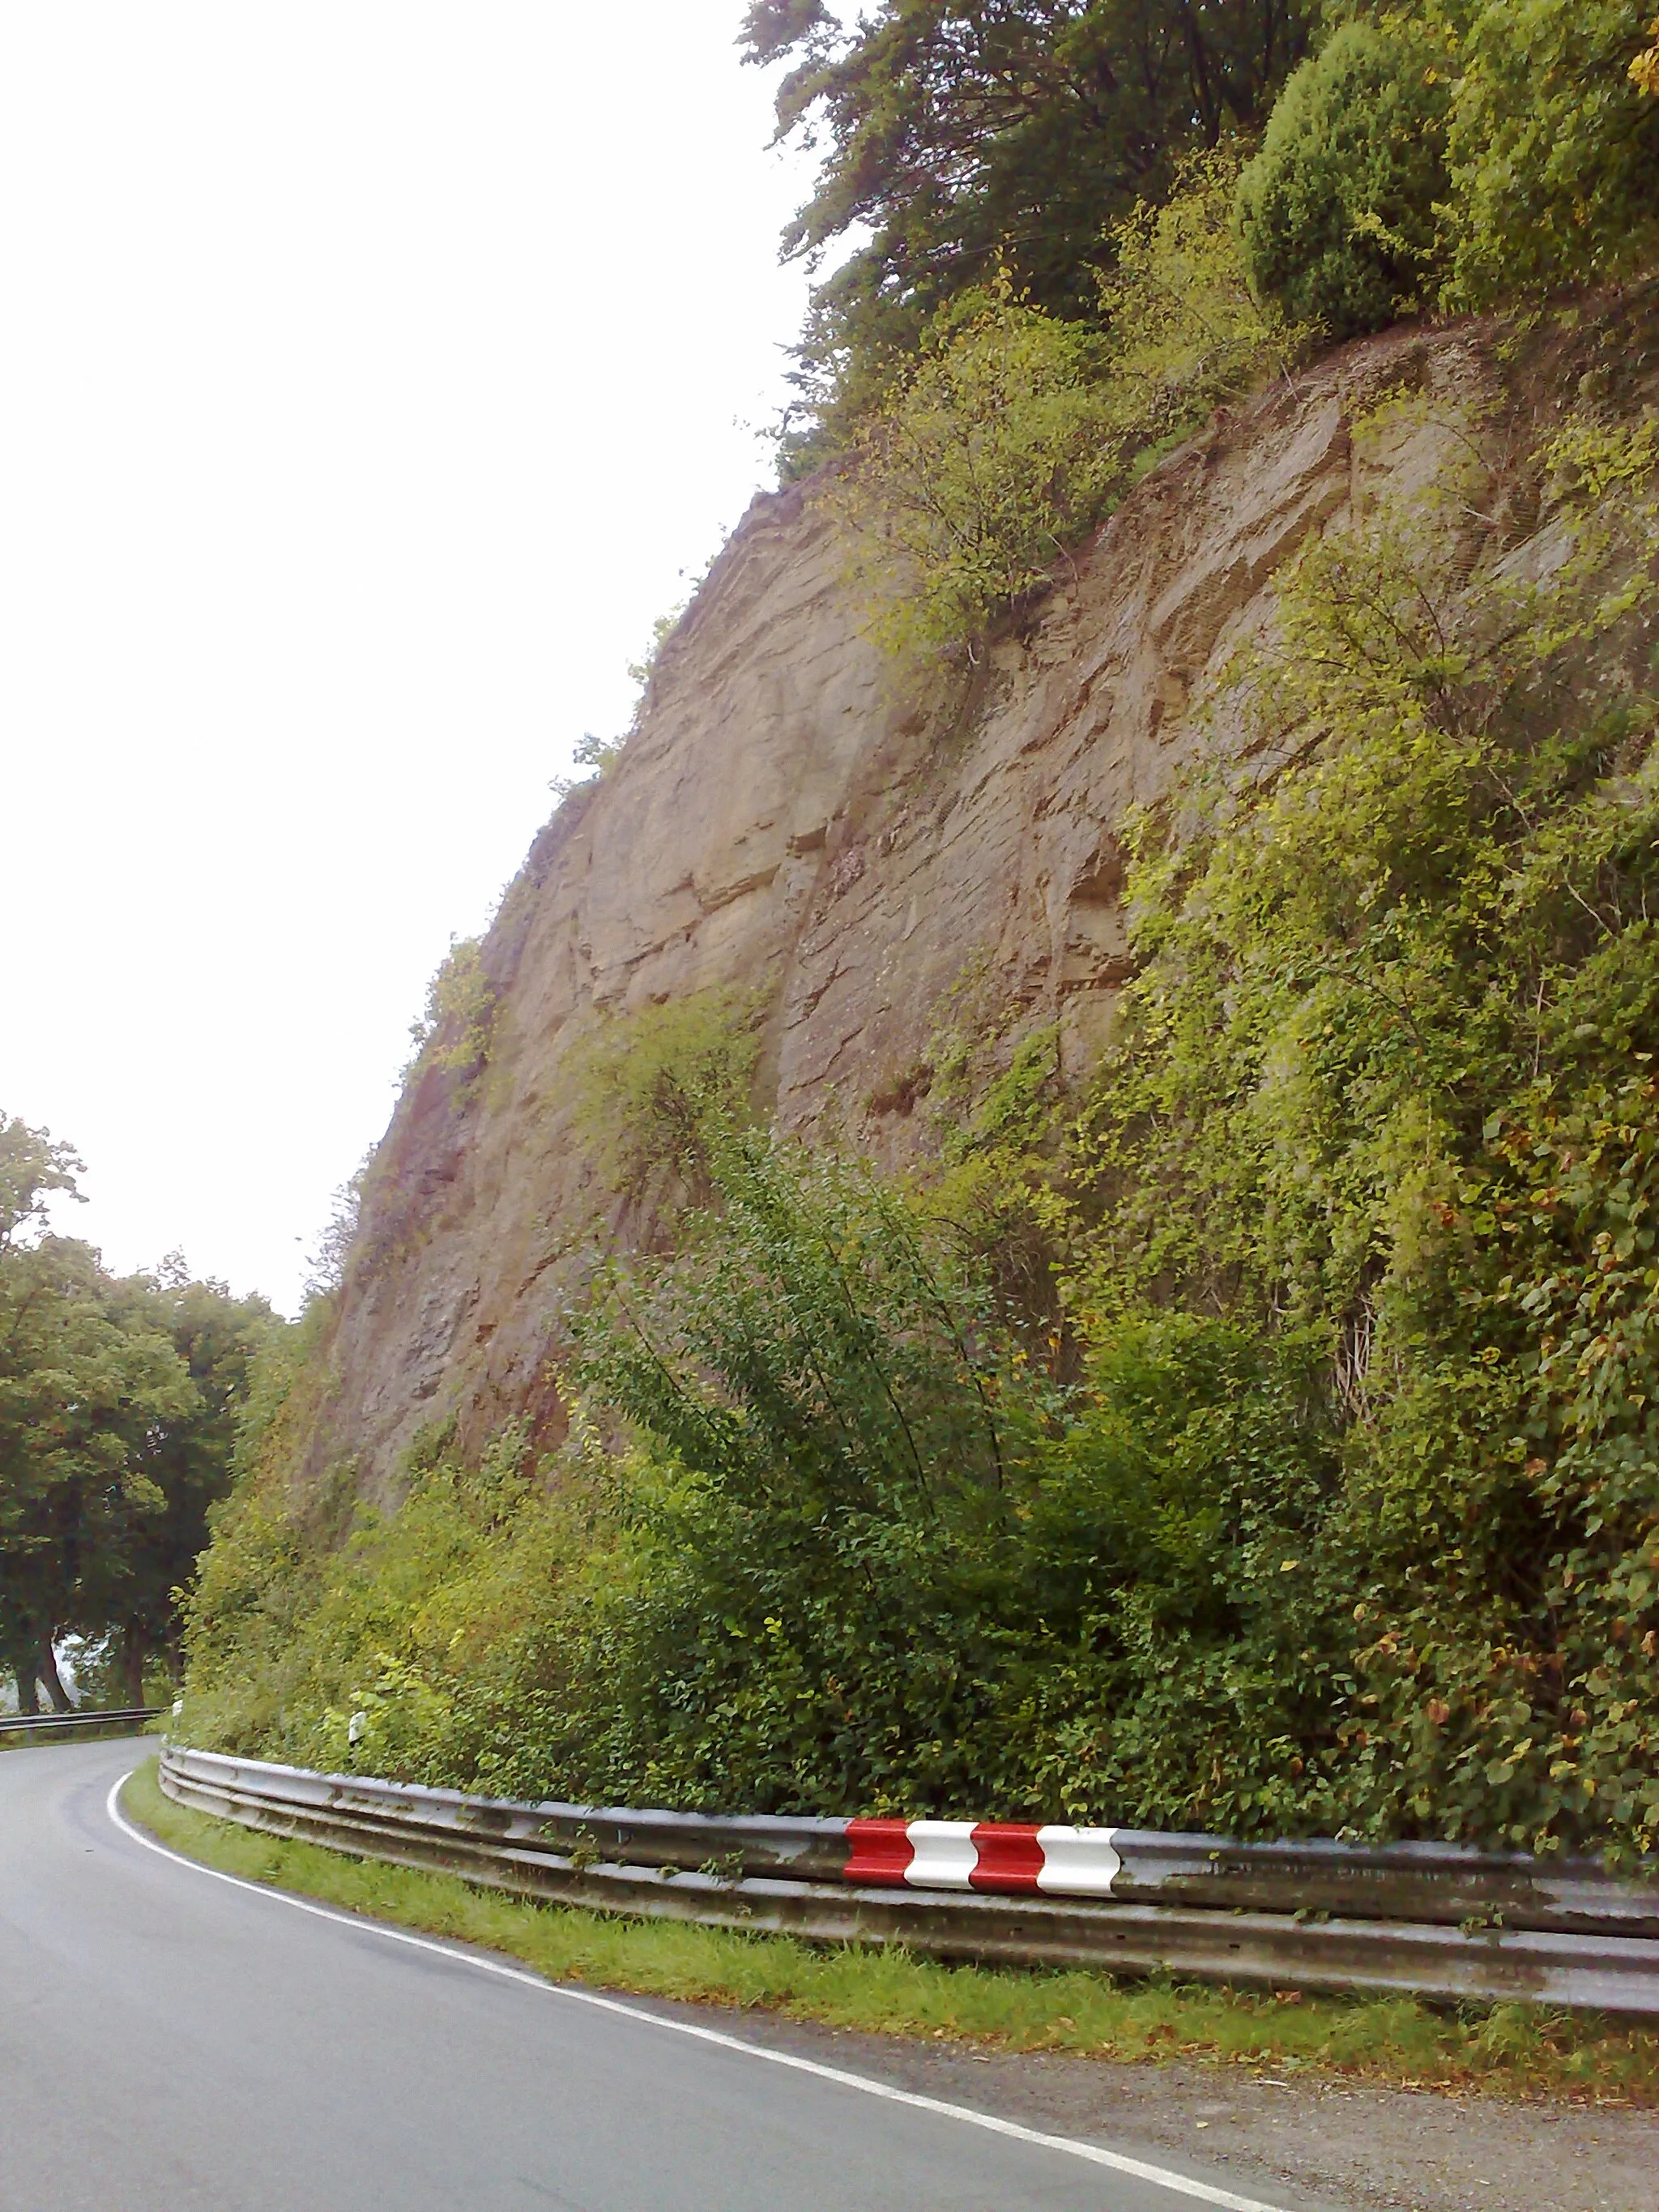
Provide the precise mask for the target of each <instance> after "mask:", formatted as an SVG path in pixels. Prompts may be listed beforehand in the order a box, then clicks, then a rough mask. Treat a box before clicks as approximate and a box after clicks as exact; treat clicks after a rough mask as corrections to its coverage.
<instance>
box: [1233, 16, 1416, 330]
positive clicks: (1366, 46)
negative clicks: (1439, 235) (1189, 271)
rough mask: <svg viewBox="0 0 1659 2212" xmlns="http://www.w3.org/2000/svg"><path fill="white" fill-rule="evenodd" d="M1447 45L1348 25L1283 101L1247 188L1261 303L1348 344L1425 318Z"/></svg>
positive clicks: (1246, 224) (1246, 213) (1244, 216)
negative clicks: (1416, 312) (1417, 311)
mask: <svg viewBox="0 0 1659 2212" xmlns="http://www.w3.org/2000/svg"><path fill="white" fill-rule="evenodd" d="M1440 59H1441V55H1440V52H1439V51H1438V49H1437V46H1436V45H1435V44H1434V43H1433V42H1432V41H1431V40H1428V39H1426V38H1425V37H1423V36H1422V35H1420V34H1417V33H1412V32H1409V31H1407V30H1405V29H1403V28H1402V29H1389V30H1383V29H1379V28H1378V27H1376V26H1375V25H1374V24H1370V23H1357V22H1356V23H1346V24H1344V25H1343V26H1342V27H1340V29H1339V30H1338V31H1337V32H1336V33H1335V34H1334V36H1333V37H1332V38H1331V40H1329V42H1328V44H1327V45H1326V46H1325V47H1324V48H1323V50H1322V52H1320V53H1319V54H1318V55H1317V56H1316V57H1315V58H1313V59H1312V60H1310V61H1305V62H1304V63H1303V64H1302V66H1301V68H1300V69H1298V70H1297V71H1296V73H1295V75H1294V76H1292V77H1291V79H1290V82H1288V83H1287V84H1286V85H1285V89H1284V91H1283V92H1282V93H1281V94H1279V100H1278V104H1277V105H1276V106H1275V107H1274V109H1273V114H1272V116H1271V118H1269V120H1268V124H1267V131H1266V134H1265V136H1264V137H1263V139H1262V143H1261V152H1260V153H1259V154H1258V155H1256V157H1255V160H1254V161H1251V162H1250V163H1249V166H1248V167H1246V169H1245V171H1244V173H1243V178H1242V179H1241V182H1240V187H1239V199H1238V209H1239V225H1240V230H1241V234H1242V237H1243V250H1244V259H1245V265H1246V268H1247V269H1248V270H1249V278H1250V283H1251V284H1252V286H1253V287H1254V288H1255V292H1256V294H1257V295H1258V297H1260V298H1261V299H1264V300H1271V301H1274V302H1276V303H1277V304H1278V306H1279V307H1280V308H1282V309H1283V311H1284V312H1285V313H1286V314H1287V315H1288V316H1290V317H1291V319H1292V320H1294V321H1297V322H1304V323H1310V324H1314V325H1316V326H1317V327H1318V328H1319V329H1320V330H1321V331H1323V333H1324V334H1325V336H1326V337H1328V338H1331V339H1333V340H1340V339H1343V338H1349V337H1355V336H1357V335H1358V333H1360V332H1362V331H1375V330H1381V329H1382V328H1383V326H1384V325H1386V324H1389V323H1391V322H1393V321H1394V320H1395V319H1396V317H1398V316H1399V315H1401V313H1405V312H1406V311H1407V309H1409V308H1411V307H1414V306H1415V305H1416V304H1417V302H1418V301H1419V298H1420V297H1421V296H1422V295H1423V293H1424V290H1425V282H1426V281H1427V280H1429V279H1430V278H1431V276H1432V263H1433V258H1434V252H1435V246H1436V231H1437V223H1436V215H1435V207H1436V203H1437V201H1439V200H1441V199H1443V197H1445V192H1446V185H1447V173H1446V164H1445V138H1446V118H1447V112H1448V109H1449V105H1450V91H1449V86H1448V84H1447V82H1446V79H1445V76H1444V74H1443V70H1440V69H1437V67H1436V66H1435V64H1436V63H1437V61H1438V60H1440Z"/></svg>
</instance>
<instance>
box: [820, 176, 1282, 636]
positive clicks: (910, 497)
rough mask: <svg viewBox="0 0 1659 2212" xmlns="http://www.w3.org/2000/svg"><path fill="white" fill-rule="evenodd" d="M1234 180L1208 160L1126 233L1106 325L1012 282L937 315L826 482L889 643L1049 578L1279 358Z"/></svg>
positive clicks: (1120, 238) (1142, 212) (944, 630)
mask: <svg viewBox="0 0 1659 2212" xmlns="http://www.w3.org/2000/svg"><path fill="white" fill-rule="evenodd" d="M1236 185H1237V164H1236V162H1235V161H1234V160H1233V159H1232V157H1231V155H1228V154H1226V153H1225V152H1219V153H1217V154H1213V155H1206V156H1205V157H1203V158H1202V159H1200V160H1198V161H1193V162H1190V163H1188V165H1187V167H1185V168H1184V169H1183V170H1182V174H1181V178H1180V181H1179V185H1178V189H1177V191H1176V193H1175V196H1174V197H1173V198H1172V199H1171V200H1170V201H1169V202H1168V203H1167V204H1165V205H1164V206H1162V207H1159V208H1151V207H1147V206H1144V205H1143V206H1141V207H1139V208H1138V209H1137V210H1136V211H1135V213H1134V214H1133V216H1130V217H1129V219H1128V220H1127V222H1124V223H1123V224H1121V226H1120V227H1119V228H1118V230H1117V232H1116V233H1115V240H1114V243H1115V248H1116V263H1117V267H1116V273H1115V275H1114V276H1112V277H1111V278H1110V279H1109V280H1107V281H1106V282H1105V283H1103V289H1102V294H1101V307H1102V315H1103V322H1104V326H1105V327H1104V330H1103V331H1093V330H1091V329H1089V328H1087V327H1086V326H1085V325H1082V324H1079V323H1073V322H1064V321H1060V320H1059V319H1055V318H1054V317H1052V316H1049V315H1047V314H1045V313H1042V312H1041V311H1040V310H1038V309H1037V308H1036V307H1032V306H1030V305H1029V304H1028V303H1027V302H1026V301H1024V300H1023V299H1021V298H1019V297H1018V296H1016V295H1015V294H1014V292H1013V291H1012V287H1011V286H1010V284H1009V283H1008V282H1007V280H1006V278H1005V279H1004V280H1003V281H1002V282H1001V283H1000V284H999V285H997V286H995V287H994V288H991V289H986V290H980V291H975V292H972V293H969V294H966V295H963V298H961V299H960V300H958V301H956V302H955V303H954V304H953V305H952V307H951V308H950V309H949V310H948V311H947V312H946V313H944V314H942V315H941V316H940V317H939V319H937V320H936V322H935V323H934V325H933V329H932V331H931V335H930V339H929V343H928V344H927V349H926V350H925V351H924V352H923V354H922V355H921V358H920V360H919V361H918V362H917V363H916V365H915V368H913V369H911V370H910V371H909V373H908V374H907V375H906V376H905V377H904V378H903V379H902V380H901V381H900V382H899V384H898V385H897V386H896V387H895V388H894V390H893V391H892V392H891V393H890V397H889V398H887V400H886V401H885V402H884V404H882V405H881V406H879V407H878V408H877V409H876V410H874V411H873V412H872V416H870V418H869V420H868V421H867V422H866V425H865V427H864V429H863V431H862V434H861V435H860V441H859V443H858V448H857V453H856V459H855V465H854V467H853V468H852V469H851V470H850V471H848V472H847V473H846V474H844V475H843V476H842V477H839V478H836V479H835V480H834V481H833V483H832V487H831V490H830V494H829V496H830V498H831V499H832V501H833V502H834V503H835V505H836V507H837V509H838V511H839V513H841V515H842V518H843V520H845V522H846V523H847V524H848V527H849V529H850V532H851V533H852V536H853V538H854V543H855V544H856V545H857V546H858V547H859V550H860V560H861V562H863V563H864V564H865V566H866V571H867V573H868V574H869V577H870V580H872V582H873V583H874V584H875V586H876V590H877V603H876V611H875V617H874V623H873V628H874V631H875V635H877V636H878V638H879V639H880V640H881V641H882V642H883V643H884V645H886V646H887V647H889V648H890V649H892V650H904V649H907V648H918V647H919V648H921V649H923V650H937V649H939V648H940V647H948V646H956V645H960V644H962V643H963V642H964V641H970V640H971V639H972V638H973V637H974V636H975V634H976V633H977V632H979V631H980V630H981V629H983V627H984V626H985V624H986V623H987V621H988V620H989V619H990V618H991V617H992V616H994V614H995V613H996V612H997V611H999V610H1000V609H1002V608H1004V607H1006V606H1008V605H1012V603H1013V602H1015V601H1016V600H1018V599H1020V598H1021V597H1023V596H1024V594H1025V593H1026V592H1030V591H1032V590H1033V589H1035V588H1036V587H1038V586H1042V585H1043V584H1045V583H1047V582H1048V580H1050V579H1051V577H1052V575H1053V574H1054V569H1055V567H1056V564H1057V563H1059V562H1061V561H1062V560H1063V558H1064V556H1065V555H1066V552H1067V550H1069V549H1070V548H1071V547H1072V546H1073V545H1075V544H1078V543H1079V541H1080V540H1081V539H1082V538H1084V537H1085V536H1086V535H1087V533H1088V532H1089V531H1090V530H1091V528H1092V527H1093V526H1094V525H1095V524H1096V523H1097V522H1098V521H1099V520H1101V519H1102V517H1103V515H1104V514H1105V513H1107V512H1108V510H1109V507H1111V505H1112V503H1113V502H1114V501H1115V499H1117V498H1118V497H1119V496H1121V494H1122V492H1123V491H1124V489H1126V488H1127V485H1128V484H1129V483H1131V482H1132V481H1133V477H1134V474H1135V472H1136V471H1137V469H1138V468H1140V467H1143V466H1145V465H1146V460H1147V459H1148V458H1149V457H1150V456H1152V455H1153V454H1155V453H1156V452H1157V451H1158V449H1159V448H1160V447H1161V446H1162V444H1163V443H1164V441H1167V440H1169V439H1170V438H1171V437H1172V436H1175V435H1179V434H1180V433H1182V432H1183V431H1185V430H1187V429H1188V428H1192V427H1193V425H1194V424H1195V423H1196V422H1200V421H1202V419H1203V418H1204V416H1206V414H1207V413H1208V412H1209V411H1210V410H1211V409H1212V407H1213V406H1214V405H1215V404H1216V403H1217V401H1218V400H1219V399H1221V398H1225V396H1226V395H1227V394H1229V393H1230V392H1236V391H1237V390H1239V389H1241V388H1243V386H1248V385H1249V383H1250V382H1251V381H1252V380H1253V379H1254V378H1255V377H1256V376H1257V375H1258V374H1261V371H1262V369H1263V368H1264V367H1265V366H1267V364H1268V363H1270V362H1273V361H1274V360H1277V359H1279V358H1280V357H1281V356H1283V354H1284V352H1285V350H1286V349H1287V347H1288V346H1289V344H1290V343H1291V339H1290V337H1289V334H1288V333H1287V332H1286V331H1285V330H1284V329H1282V328H1281V327H1280V325H1279V322H1278V320H1277V319H1274V318H1273V317H1270V316H1267V315H1264V314H1263V313H1262V312H1261V310H1260V309H1258V307H1256V305H1255V302H1254V301H1253V300H1252V299H1251V296H1250V294H1249V288H1248V287H1247V285H1246V283H1245V282H1244V276H1243V266H1242V264H1241V262H1240V259H1239V255H1238V249H1237V241H1236V240H1235V238H1234V235H1233V231H1232V227H1231V203H1232V197H1233V193H1234V191H1235V188H1236Z"/></svg>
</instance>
